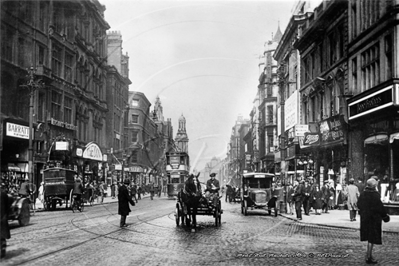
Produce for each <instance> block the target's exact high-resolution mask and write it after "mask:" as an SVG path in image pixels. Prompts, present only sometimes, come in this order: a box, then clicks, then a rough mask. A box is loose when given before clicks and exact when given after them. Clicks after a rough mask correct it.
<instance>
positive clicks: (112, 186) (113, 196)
mask: <svg viewBox="0 0 399 266" xmlns="http://www.w3.org/2000/svg"><path fill="white" fill-rule="evenodd" d="M111 198H113V199H114V198H115V183H114V182H112V184H111Z"/></svg>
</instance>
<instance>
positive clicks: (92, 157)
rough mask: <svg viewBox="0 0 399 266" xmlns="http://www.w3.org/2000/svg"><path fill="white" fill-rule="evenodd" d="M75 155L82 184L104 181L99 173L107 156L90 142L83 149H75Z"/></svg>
mask: <svg viewBox="0 0 399 266" xmlns="http://www.w3.org/2000/svg"><path fill="white" fill-rule="evenodd" d="M75 154H76V161H77V162H78V166H79V167H78V168H80V169H77V170H78V172H79V174H80V175H82V177H83V183H84V184H86V183H92V182H96V183H98V182H100V181H105V180H103V178H104V177H103V175H100V173H101V171H102V170H103V169H102V167H103V163H105V162H107V156H106V155H105V154H103V153H102V151H101V148H100V147H99V146H98V145H97V144H96V143H95V142H90V143H88V144H87V145H86V146H84V147H76V153H75Z"/></svg>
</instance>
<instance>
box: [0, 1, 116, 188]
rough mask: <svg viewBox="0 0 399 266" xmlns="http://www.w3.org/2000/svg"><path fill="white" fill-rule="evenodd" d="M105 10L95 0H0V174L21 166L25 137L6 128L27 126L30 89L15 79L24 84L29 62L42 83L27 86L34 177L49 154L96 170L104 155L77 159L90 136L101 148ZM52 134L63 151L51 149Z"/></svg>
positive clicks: (103, 142) (23, 169)
mask: <svg viewBox="0 0 399 266" xmlns="http://www.w3.org/2000/svg"><path fill="white" fill-rule="evenodd" d="M104 11H105V7H104V6H102V5H101V4H100V3H99V2H98V1H53V0H51V1H2V2H1V42H2V44H1V48H2V49H1V100H2V104H1V126H2V132H3V134H2V138H1V141H0V142H1V143H2V146H1V149H2V151H1V156H2V157H1V162H2V166H1V169H2V172H3V173H6V174H7V173H9V172H10V169H11V168H13V169H14V170H15V171H14V173H13V174H16V173H18V175H19V176H22V175H23V173H25V172H27V168H26V167H25V165H26V164H27V161H28V158H27V156H28V155H27V154H28V151H27V149H28V145H27V143H26V140H25V139H23V138H22V139H21V138H20V137H16V136H15V134H14V135H13V133H12V132H11V131H10V132H7V130H6V127H7V125H16V126H15V127H14V128H16V127H18V126H21V127H26V126H27V125H28V120H29V118H30V117H29V116H30V115H29V108H28V107H29V99H30V97H29V96H30V94H29V92H28V90H27V89H26V87H23V86H21V85H26V84H27V81H26V76H27V69H28V68H30V67H33V69H34V70H35V76H34V78H35V80H41V81H42V83H43V86H41V87H39V88H37V89H36V90H35V91H34V92H33V115H32V119H33V124H34V129H35V130H34V132H33V133H34V136H33V137H32V138H33V143H34V149H33V150H34V151H35V153H34V156H33V161H34V162H33V173H34V174H33V176H34V183H36V184H39V182H40V179H41V174H40V173H41V170H42V169H43V168H44V167H46V166H47V162H48V161H49V160H50V161H51V160H52V161H57V162H58V163H59V164H60V165H63V166H64V167H68V168H73V169H75V170H78V171H79V172H81V173H83V172H84V171H85V172H86V173H90V174H97V173H98V165H99V163H101V162H103V158H99V157H98V158H84V157H83V153H84V149H85V147H86V146H87V145H88V144H90V143H91V144H93V143H94V144H95V145H96V146H97V148H98V149H99V150H102V151H104V148H105V145H106V135H105V134H106V128H105V124H106V123H105V120H106V113H107V112H108V105H107V101H106V100H107V99H106V77H107V69H106V66H107V64H106V63H107V49H106V30H108V29H109V25H108V23H107V22H106V21H105V20H104ZM10 128H12V127H10ZM57 141H65V142H68V151H62V152H57V151H56V145H54V143H55V142H57ZM15 147H17V148H15ZM101 157H102V155H101ZM18 169H19V171H17V170H18Z"/></svg>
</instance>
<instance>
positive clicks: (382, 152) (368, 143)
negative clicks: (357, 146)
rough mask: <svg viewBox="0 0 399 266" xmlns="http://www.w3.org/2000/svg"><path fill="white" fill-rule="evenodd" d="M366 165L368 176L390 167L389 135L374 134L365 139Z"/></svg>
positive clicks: (365, 170) (383, 171) (382, 171)
mask: <svg viewBox="0 0 399 266" xmlns="http://www.w3.org/2000/svg"><path fill="white" fill-rule="evenodd" d="M364 167H365V169H364V173H365V174H366V178H369V177H371V176H372V175H379V174H381V173H385V172H386V171H387V169H389V149H388V135H386V134H380V135H374V136H370V137H368V138H366V139H365V140H364ZM388 172H389V170H388Z"/></svg>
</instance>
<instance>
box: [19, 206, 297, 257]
mask: <svg viewBox="0 0 399 266" xmlns="http://www.w3.org/2000/svg"><path fill="white" fill-rule="evenodd" d="M104 209H105V210H106V212H108V215H105V214H104V212H103V213H102V214H98V215H96V214H95V215H94V216H89V217H82V216H81V215H80V216H77V217H73V218H72V219H70V220H69V221H68V222H64V223H59V224H57V225H53V226H52V227H54V226H60V225H65V224H69V225H71V226H70V227H69V228H68V230H65V231H64V232H59V233H60V234H65V232H72V231H74V230H76V231H82V232H85V233H86V234H84V236H85V239H84V240H82V241H78V242H75V243H70V244H67V245H66V246H63V247H60V248H56V249H55V250H49V251H48V252H44V253H42V254H37V255H33V256H29V258H26V259H24V260H22V261H18V265H27V264H32V263H37V262H40V261H42V260H44V261H45V260H46V259H47V258H49V259H50V258H51V257H52V256H54V255H56V254H59V253H64V252H68V251H69V250H74V249H76V248H79V247H81V246H84V245H86V244H87V243H90V242H92V241H95V240H98V239H101V238H107V239H110V240H112V241H115V242H122V243H126V244H132V245H139V246H142V247H145V248H148V249H154V248H156V249H158V250H165V252H169V247H168V246H167V245H165V246H163V245H157V244H156V243H152V242H151V243H149V242H148V241H147V242H146V241H140V239H141V237H137V235H143V236H144V235H147V238H148V235H149V232H150V231H151V230H148V228H145V232H143V231H140V230H139V229H136V228H137V227H138V226H139V225H142V224H143V225H149V226H150V227H156V228H159V229H162V230H170V229H171V228H176V227H175V226H176V224H175V217H174V212H171V211H169V210H168V211H163V212H162V213H156V212H152V210H151V209H150V210H149V209H147V208H146V209H145V210H146V212H144V213H139V214H136V215H134V216H133V215H132V216H129V217H131V218H129V220H132V219H134V221H132V222H130V224H129V225H130V226H129V227H127V228H119V221H118V223H116V222H115V220H116V219H115V220H112V218H115V217H116V216H118V215H117V214H116V213H115V211H110V209H109V208H107V207H106V206H103V210H104ZM140 210H141V209H137V210H136V212H137V211H140ZM143 214H144V215H143ZM101 217H104V221H103V222H102V223H100V224H93V225H90V224H87V223H86V222H88V221H89V220H90V219H96V218H101ZM162 217H167V219H168V220H169V221H170V222H171V223H173V225H174V226H171V224H170V223H169V222H168V225H162V224H157V222H152V221H154V220H157V219H159V218H162ZM118 218H119V217H118ZM82 222H83V224H82ZM284 222H285V223H286V222H287V220H285V219H281V221H279V222H278V223H276V224H275V225H273V226H272V227H270V228H268V230H265V231H263V232H260V233H257V234H252V235H250V236H248V237H240V239H236V240H235V241H231V239H230V241H228V242H224V241H223V243H224V245H239V244H240V245H242V244H243V243H246V242H248V241H252V239H256V238H258V237H260V236H262V235H265V234H268V233H269V232H270V231H273V230H274V229H275V228H276V227H278V226H280V225H282V224H283V223H284ZM158 223H159V221H158ZM107 224H108V225H107ZM97 225H99V226H101V227H103V226H105V228H108V231H107V232H106V233H100V232H96V230H98V229H99V228H98V227H96V226H97ZM71 227H72V228H73V229H71ZM111 227H112V228H114V229H112V228H111ZM180 228H181V229H183V230H184V231H186V233H184V232H183V230H181V229H180V233H183V234H185V236H184V235H183V237H182V236H181V234H180V237H178V235H177V234H176V236H175V237H172V238H171V237H170V236H171V235H170V234H169V235H168V236H167V237H162V236H159V234H158V236H157V237H160V238H161V239H164V240H167V241H168V243H171V244H172V245H173V244H174V243H177V242H179V241H182V239H186V238H187V239H189V238H190V236H189V235H190V234H192V233H191V230H190V232H187V229H190V228H185V227H180ZM38 230H39V229H38ZM122 230H123V231H126V232H129V233H131V234H132V236H133V235H135V237H134V239H131V238H130V239H123V238H121V237H118V236H115V234H116V233H118V232H120V231H122ZM211 231H213V232H211ZM154 232H156V230H154ZM74 234H75V233H74ZM195 234H196V235H197V236H198V235H200V236H201V237H203V236H205V238H204V239H210V238H212V237H215V234H214V230H207V228H205V229H202V230H198V231H196V232H195ZM124 235H125V234H124ZM150 235H153V233H150ZM154 236H156V234H154ZM201 237H199V238H196V240H195V241H196V243H197V244H200V245H204V246H205V245H206V246H209V245H220V244H222V245H223V243H219V244H217V243H212V241H201ZM289 237H291V234H289V235H286V236H285V237H284V238H281V236H280V237H279V240H280V241H278V242H276V241H265V242H264V243H265V245H266V246H269V245H275V244H277V245H278V244H283V245H284V244H285V243H284V242H285V240H286V239H287V238H289ZM51 238H53V239H54V235H52V236H51ZM45 239H47V238H46V237H44V238H39V239H37V238H36V239H35V240H38V241H42V240H45ZM135 239H136V240H135ZM160 242H162V240H161V241H160ZM174 245H175V244H174ZM180 249H181V250H180ZM183 249H184V247H183V246H181V245H178V248H177V249H176V251H177V252H183V251H184V252H185V253H187V254H188V255H192V256H198V257H201V256H203V253H202V252H197V251H195V250H189V251H186V250H183ZM254 252H259V253H261V252H265V250H263V249H262V250H258V251H255V250H254ZM239 260H241V259H240V258H236V257H231V256H228V255H225V256H218V257H217V258H215V260H214V262H226V263H228V262H234V261H239ZM208 262H210V261H209V260H208Z"/></svg>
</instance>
